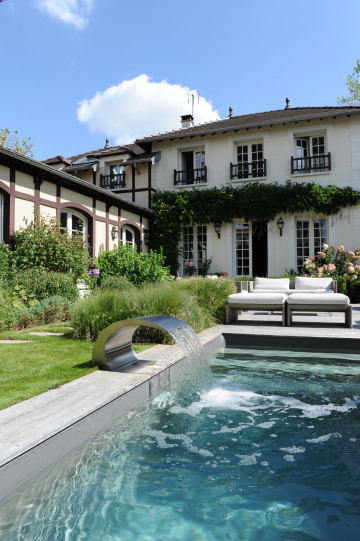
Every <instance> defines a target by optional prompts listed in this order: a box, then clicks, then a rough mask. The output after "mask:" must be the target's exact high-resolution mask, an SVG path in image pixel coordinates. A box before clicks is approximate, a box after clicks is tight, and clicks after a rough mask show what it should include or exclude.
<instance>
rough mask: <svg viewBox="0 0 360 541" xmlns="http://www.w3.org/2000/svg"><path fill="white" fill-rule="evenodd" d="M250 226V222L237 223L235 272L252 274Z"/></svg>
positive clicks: (238, 274) (239, 274) (243, 274)
mask: <svg viewBox="0 0 360 541" xmlns="http://www.w3.org/2000/svg"><path fill="white" fill-rule="evenodd" d="M250 239H251V236H250V226H249V224H248V223H240V224H236V225H235V274H236V276H250V275H251V274H250V273H251V266H250Z"/></svg>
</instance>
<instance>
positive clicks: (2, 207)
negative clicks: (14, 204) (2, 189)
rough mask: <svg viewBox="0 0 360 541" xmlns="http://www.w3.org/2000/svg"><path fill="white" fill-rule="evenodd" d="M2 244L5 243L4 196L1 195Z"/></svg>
mask: <svg viewBox="0 0 360 541" xmlns="http://www.w3.org/2000/svg"><path fill="white" fill-rule="evenodd" d="M0 242H4V196H3V195H2V194H1V193H0Z"/></svg>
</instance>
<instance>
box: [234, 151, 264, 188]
mask: <svg viewBox="0 0 360 541" xmlns="http://www.w3.org/2000/svg"><path fill="white" fill-rule="evenodd" d="M235 159H236V163H234V164H231V173H230V176H231V178H232V179H238V180H240V179H248V178H260V177H265V176H266V160H265V159H264V145H263V142H262V141H254V142H250V143H241V144H237V145H236V157H235Z"/></svg>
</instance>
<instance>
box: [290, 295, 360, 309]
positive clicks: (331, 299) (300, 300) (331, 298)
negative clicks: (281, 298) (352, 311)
mask: <svg viewBox="0 0 360 541" xmlns="http://www.w3.org/2000/svg"><path fill="white" fill-rule="evenodd" d="M287 302H288V304H313V305H314V306H316V305H320V306H326V305H327V304H330V305H331V304H335V305H339V306H347V305H349V304H350V299H349V297H347V296H346V295H343V294H342V293H334V294H333V295H324V294H323V293H318V294H316V293H315V294H313V293H311V294H310V295H309V294H308V293H294V295H290V296H289V297H288V299H287Z"/></svg>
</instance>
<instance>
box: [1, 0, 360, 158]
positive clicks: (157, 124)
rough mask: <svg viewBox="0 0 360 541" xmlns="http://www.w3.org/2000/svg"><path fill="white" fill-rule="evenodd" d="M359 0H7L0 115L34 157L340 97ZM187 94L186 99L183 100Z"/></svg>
mask: <svg viewBox="0 0 360 541" xmlns="http://www.w3.org/2000/svg"><path fill="white" fill-rule="evenodd" d="M359 19H360V2H359V0H343V2H341V3H339V2H338V0H316V1H315V0H302V2H295V1H294V0H293V1H291V0H272V1H270V0H258V1H254V0H248V1H246V2H245V1H243V0H221V1H220V0H181V1H179V2H175V1H174V0H152V2H150V1H148V0H146V1H145V0H137V1H136V2H133V3H131V2H124V1H122V0H4V1H3V2H1V3H0V36H1V86H0V89H1V100H0V127H1V128H8V129H10V130H11V131H14V130H18V132H19V135H20V137H22V138H25V137H28V136H30V137H31V138H32V142H33V143H34V148H33V153H34V157H35V158H37V159H40V160H42V159H46V158H49V157H52V156H56V155H57V154H62V155H63V156H71V155H74V154H78V153H82V152H87V151H90V150H95V149H97V148H100V147H102V146H104V144H105V139H106V137H107V136H108V137H109V139H110V144H111V145H115V144H121V143H131V142H132V141H133V140H134V139H135V138H137V137H142V136H146V135H151V134H153V133H159V132H163V131H167V130H172V129H178V128H179V127H180V115H181V114H187V113H189V112H191V101H192V99H191V96H192V95H193V96H195V99H194V117H195V122H196V123H199V122H205V121H211V120H214V119H215V118H219V117H220V118H224V117H226V116H227V115H228V111H229V106H232V108H233V114H234V115H241V114H248V113H256V112H261V111H268V110H275V109H282V108H283V107H285V98H286V97H287V96H289V98H290V105H291V106H292V107H303V106H325V105H336V104H337V97H338V96H341V95H344V94H346V91H347V88H346V77H347V75H348V74H349V73H351V72H352V70H353V67H354V65H355V63H356V60H357V58H359V57H360V32H359ZM189 102H190V103H189Z"/></svg>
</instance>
